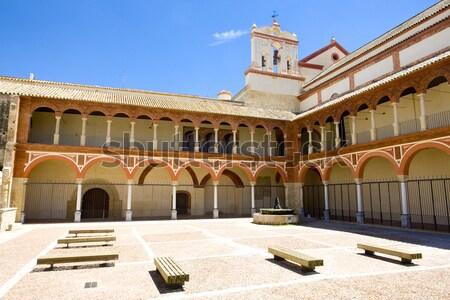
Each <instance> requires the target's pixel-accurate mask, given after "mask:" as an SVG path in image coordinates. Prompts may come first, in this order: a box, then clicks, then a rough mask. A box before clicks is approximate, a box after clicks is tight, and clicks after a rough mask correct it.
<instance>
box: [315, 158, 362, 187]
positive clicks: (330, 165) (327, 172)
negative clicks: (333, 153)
mask: <svg viewBox="0 0 450 300" xmlns="http://www.w3.org/2000/svg"><path fill="white" fill-rule="evenodd" d="M338 163H344V164H345V165H346V166H347V167H348V168H349V169H350V171H351V173H352V177H353V178H357V177H356V171H355V169H354V168H353V165H352V162H351V161H350V160H349V159H347V158H344V157H336V158H333V159H331V160H329V161H328V163H327V164H326V166H325V169H324V170H323V180H324V181H329V180H330V176H331V171H332V169H333V167H334V166H335V165H336V164H338Z"/></svg>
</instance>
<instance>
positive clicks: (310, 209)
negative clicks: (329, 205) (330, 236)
mask: <svg viewBox="0 0 450 300" xmlns="http://www.w3.org/2000/svg"><path fill="white" fill-rule="evenodd" d="M323 188H324V186H323V183H322V178H321V177H320V173H319V170H317V169H316V168H309V169H308V170H307V171H306V173H305V181H304V186H303V208H304V210H305V216H307V217H311V218H321V217H323V211H324V210H325V199H324V190H323Z"/></svg>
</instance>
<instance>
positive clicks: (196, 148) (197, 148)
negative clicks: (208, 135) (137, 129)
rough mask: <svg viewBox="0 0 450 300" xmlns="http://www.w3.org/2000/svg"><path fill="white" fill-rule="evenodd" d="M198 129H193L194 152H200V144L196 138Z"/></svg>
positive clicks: (197, 137)
mask: <svg viewBox="0 0 450 300" xmlns="http://www.w3.org/2000/svg"><path fill="white" fill-rule="evenodd" d="M198 130H199V128H198V127H195V144H194V152H199V151H200V142H199V136H198Z"/></svg>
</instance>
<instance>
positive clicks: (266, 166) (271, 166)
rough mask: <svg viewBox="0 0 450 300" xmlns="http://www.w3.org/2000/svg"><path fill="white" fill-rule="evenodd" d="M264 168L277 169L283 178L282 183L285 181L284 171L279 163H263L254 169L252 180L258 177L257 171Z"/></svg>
mask: <svg viewBox="0 0 450 300" xmlns="http://www.w3.org/2000/svg"><path fill="white" fill-rule="evenodd" d="M265 169H275V170H277V171H278V172H279V173H280V175H281V178H282V179H283V183H287V174H286V171H285V170H284V169H283V168H282V167H281V166H279V165H269V164H263V165H262V166H260V167H258V169H257V170H256V172H255V175H254V177H253V178H254V181H256V178H258V175H259V173H260V172H261V171H262V170H265Z"/></svg>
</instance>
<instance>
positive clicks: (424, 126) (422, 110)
mask: <svg viewBox="0 0 450 300" xmlns="http://www.w3.org/2000/svg"><path fill="white" fill-rule="evenodd" d="M418 96H419V97H420V117H419V119H420V130H421V131H424V130H427V117H426V112H425V94H419V95H418Z"/></svg>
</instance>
